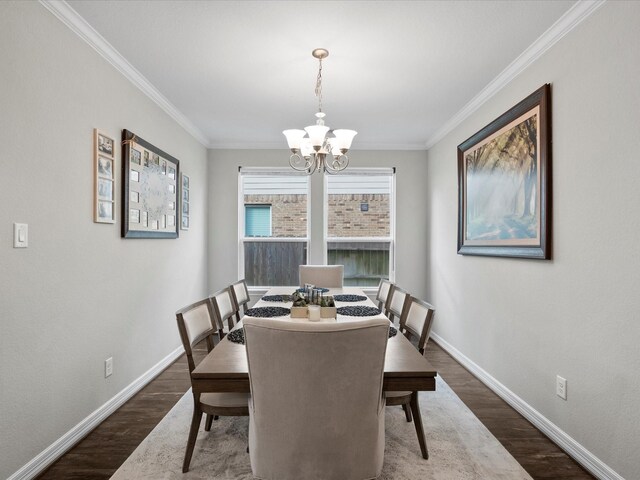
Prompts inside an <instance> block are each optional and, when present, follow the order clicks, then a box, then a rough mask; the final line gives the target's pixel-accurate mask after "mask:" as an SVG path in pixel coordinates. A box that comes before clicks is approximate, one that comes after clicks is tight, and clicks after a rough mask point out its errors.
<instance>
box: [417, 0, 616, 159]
mask: <svg viewBox="0 0 640 480" xmlns="http://www.w3.org/2000/svg"><path fill="white" fill-rule="evenodd" d="M605 2H606V0H581V1H578V2H577V3H576V4H575V5H573V7H571V8H570V9H569V10H567V11H566V12H565V14H564V15H563V16H562V17H560V18H559V19H558V20H557V21H556V22H555V23H554V24H553V25H551V27H549V29H548V30H547V31H546V32H544V33H543V34H542V35H540V37H538V39H537V40H535V41H534V42H533V43H532V44H531V45H529V47H527V49H526V50H525V51H524V52H522V53H521V54H520V55H519V56H518V57H517V58H516V59H515V60H514V61H513V62H511V63H510V64H509V66H508V67H507V68H505V69H504V70H503V71H502V72H500V74H498V76H497V77H496V78H494V79H493V80H492V81H491V82H489V84H488V85H487V86H486V87H484V88H483V89H482V90H481V91H480V93H478V94H477V95H476V96H475V97H473V99H471V101H470V102H469V103H467V104H466V105H465V106H464V107H462V110H460V111H459V112H458V113H456V114H455V115H454V116H453V117H451V118H450V119H449V120H448V121H447V122H446V123H445V124H444V125H443V126H442V127H441V128H440V129H439V130H438V131H437V132H436V133H435V134H434V135H433V136H432V137H431V138H430V139H429V140H427V143H426V145H425V147H426V148H427V149H430V148H431V147H433V146H434V145H435V144H436V143H438V142H439V141H440V140H442V139H443V138H444V137H445V136H446V135H447V134H449V133H450V132H451V131H453V130H454V129H455V128H456V127H457V126H458V125H460V124H461V123H462V122H463V121H464V120H466V119H467V118H468V117H469V116H470V115H471V114H473V113H474V112H475V111H476V110H478V109H479V108H480V107H481V106H482V105H484V104H485V103H486V102H487V101H488V100H489V99H490V98H492V97H493V96H494V95H495V94H496V93H498V92H499V91H500V90H502V89H503V88H504V87H505V86H507V85H508V84H509V83H510V82H511V81H512V80H513V79H514V78H516V77H517V76H518V75H520V73H522V72H523V71H524V70H525V69H526V68H527V67H529V65H531V64H532V63H533V62H535V61H536V60H537V59H538V58H540V57H541V56H542V55H544V53H545V52H546V51H547V50H549V49H550V48H551V47H552V46H553V45H555V44H556V43H557V42H558V41H559V40H560V39H561V38H562V37H564V36H565V35H566V34H567V33H569V32H570V31H571V30H573V29H574V28H575V27H577V26H578V25H579V24H580V23H581V22H582V21H583V20H584V19H586V18H587V17H589V15H591V14H592V13H593V12H595V11H596V10H597V9H598V8H600V7H601V6H602V5H604V3H605Z"/></svg>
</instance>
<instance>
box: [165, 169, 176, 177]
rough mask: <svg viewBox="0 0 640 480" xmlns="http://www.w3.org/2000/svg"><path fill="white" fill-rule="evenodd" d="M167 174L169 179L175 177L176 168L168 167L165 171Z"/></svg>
mask: <svg viewBox="0 0 640 480" xmlns="http://www.w3.org/2000/svg"><path fill="white" fill-rule="evenodd" d="M167 175H168V176H169V178H170V179H171V180H175V179H176V169H175V168H173V167H169V169H168V171H167Z"/></svg>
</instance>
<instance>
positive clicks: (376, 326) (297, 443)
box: [243, 317, 389, 480]
mask: <svg viewBox="0 0 640 480" xmlns="http://www.w3.org/2000/svg"><path fill="white" fill-rule="evenodd" d="M243 322H244V334H245V343H246V349H247V362H248V366H249V382H250V385H251V398H250V400H249V455H250V458H251V469H252V470H253V474H254V475H255V476H256V477H258V478H262V479H265V480H299V479H312V478H313V479H320V478H321V479H323V480H361V479H362V480H364V479H371V478H377V477H378V476H379V475H380V472H381V470H382V464H383V459H384V446H385V434H384V417H385V407H384V405H385V402H384V396H383V394H382V382H383V379H384V360H385V352H386V346H387V339H388V336H389V322H388V321H387V320H386V319H384V318H383V319H379V318H378V319H369V320H361V321H356V322H344V323H308V322H306V323H296V322H283V321H281V320H272V319H264V318H252V317H247V318H245V319H244V320H243Z"/></svg>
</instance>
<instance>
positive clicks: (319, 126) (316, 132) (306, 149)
mask: <svg viewBox="0 0 640 480" xmlns="http://www.w3.org/2000/svg"><path fill="white" fill-rule="evenodd" d="M311 55H313V56H314V58H317V59H318V62H319V66H318V78H317V79H316V90H315V92H316V97H318V113H316V118H317V120H316V124H315V125H309V126H308V127H305V129H304V130H295V129H293V130H285V131H283V132H282V133H283V134H284V136H285V137H287V143H288V144H289V148H290V149H291V151H292V152H293V154H292V155H291V156H290V157H289V165H291V167H292V168H293V169H294V170H298V171H300V172H305V173H307V174H308V175H311V174H312V173H313V172H315V171H318V172H326V173H330V174H334V173H338V172H340V171H342V170H344V169H345V168H347V165H349V157H347V151H348V150H349V148H351V142H352V141H353V137H355V136H356V134H357V133H358V132H356V131H355V130H344V129H340V130H330V129H329V127H327V126H326V125H325V124H324V117H325V113H324V112H323V111H322V59H324V58H327V57H328V56H329V52H328V51H327V50H325V49H324V48H316V49H315V50H314V51H313V52H311ZM329 135H333V136H329Z"/></svg>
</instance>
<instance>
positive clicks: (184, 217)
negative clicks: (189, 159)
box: [180, 173, 191, 230]
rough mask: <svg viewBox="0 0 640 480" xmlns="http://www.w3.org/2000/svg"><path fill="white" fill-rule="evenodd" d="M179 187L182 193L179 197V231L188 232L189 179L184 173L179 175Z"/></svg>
mask: <svg viewBox="0 0 640 480" xmlns="http://www.w3.org/2000/svg"><path fill="white" fill-rule="evenodd" d="M180 187H181V190H182V193H181V195H180V229H181V230H189V223H190V222H189V216H190V215H191V211H190V209H189V177H188V176H187V175H185V174H184V173H182V174H181V178H180Z"/></svg>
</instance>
